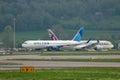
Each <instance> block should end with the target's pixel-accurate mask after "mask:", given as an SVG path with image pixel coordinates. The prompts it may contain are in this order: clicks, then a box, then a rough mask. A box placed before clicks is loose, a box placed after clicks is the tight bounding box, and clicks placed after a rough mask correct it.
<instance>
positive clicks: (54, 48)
mask: <svg viewBox="0 0 120 80" xmlns="http://www.w3.org/2000/svg"><path fill="white" fill-rule="evenodd" d="M48 50H49V51H58V50H59V48H58V47H57V46H52V47H50V48H49V49H48Z"/></svg>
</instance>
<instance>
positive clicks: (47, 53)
mask: <svg viewBox="0 0 120 80" xmlns="http://www.w3.org/2000/svg"><path fill="white" fill-rule="evenodd" d="M32 54H33V55H42V56H62V55H64V56H65V55H67V56H72V55H120V51H119V50H112V51H45V52H44V53H42V54H41V52H40V51H19V52H13V54H12V55H32ZM7 55H10V54H0V56H7Z"/></svg>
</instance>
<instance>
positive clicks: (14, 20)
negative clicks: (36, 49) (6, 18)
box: [13, 18, 16, 49]
mask: <svg viewBox="0 0 120 80" xmlns="http://www.w3.org/2000/svg"><path fill="white" fill-rule="evenodd" d="M15 22H16V19H15V18H14V19H13V24H14V32H13V40H14V42H13V48H14V49H15Z"/></svg>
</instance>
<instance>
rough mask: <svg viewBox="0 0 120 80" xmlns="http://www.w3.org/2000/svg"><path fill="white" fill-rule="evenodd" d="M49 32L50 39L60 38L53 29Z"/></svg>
mask: <svg viewBox="0 0 120 80" xmlns="http://www.w3.org/2000/svg"><path fill="white" fill-rule="evenodd" d="M48 34H49V37H50V40H58V38H57V37H56V35H55V34H54V33H53V32H52V30H51V29H48Z"/></svg>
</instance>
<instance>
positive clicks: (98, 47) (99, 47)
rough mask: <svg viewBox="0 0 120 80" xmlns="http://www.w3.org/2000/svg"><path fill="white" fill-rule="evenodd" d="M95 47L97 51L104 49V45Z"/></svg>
mask: <svg viewBox="0 0 120 80" xmlns="http://www.w3.org/2000/svg"><path fill="white" fill-rule="evenodd" d="M94 49H95V50H96V51H101V50H102V49H103V47H102V46H95V47H94Z"/></svg>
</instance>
